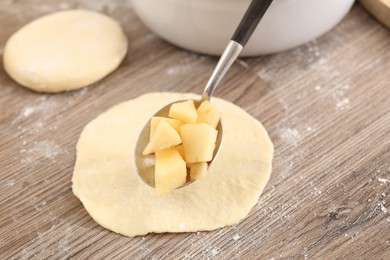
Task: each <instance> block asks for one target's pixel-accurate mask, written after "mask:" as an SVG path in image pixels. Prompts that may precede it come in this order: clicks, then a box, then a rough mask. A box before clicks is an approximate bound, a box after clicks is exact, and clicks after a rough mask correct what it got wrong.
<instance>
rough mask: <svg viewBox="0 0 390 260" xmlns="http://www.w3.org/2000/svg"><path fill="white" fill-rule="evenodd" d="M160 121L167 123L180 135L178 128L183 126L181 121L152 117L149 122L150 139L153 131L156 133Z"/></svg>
mask: <svg viewBox="0 0 390 260" xmlns="http://www.w3.org/2000/svg"><path fill="white" fill-rule="evenodd" d="M161 120H163V121H165V122H167V123H168V124H169V125H170V126H172V127H173V128H174V129H175V130H176V131H177V132H178V133H180V126H181V125H182V124H183V123H182V122H181V121H179V120H177V119H172V118H166V117H159V116H154V117H152V119H151V120H150V138H152V135H153V134H154V131H156V128H157V125H158V123H160V121H161Z"/></svg>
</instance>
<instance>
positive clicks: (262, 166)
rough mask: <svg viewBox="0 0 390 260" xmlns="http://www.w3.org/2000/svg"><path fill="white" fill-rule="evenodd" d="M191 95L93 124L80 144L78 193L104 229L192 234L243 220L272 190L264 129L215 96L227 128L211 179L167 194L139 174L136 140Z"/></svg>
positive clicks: (125, 106)
mask: <svg viewBox="0 0 390 260" xmlns="http://www.w3.org/2000/svg"><path fill="white" fill-rule="evenodd" d="M189 98H198V96H195V95H193V94H179V93H150V94H146V95H143V96H140V97H138V98H136V99H133V100H130V101H128V102H125V103H122V104H119V105H117V106H115V107H113V108H111V109H110V110H108V111H107V112H105V113H103V114H102V115H100V116H99V117H98V118H96V119H95V120H93V121H92V122H90V123H89V124H88V125H87V126H86V127H85V129H84V131H83V132H82V134H81V136H80V139H79V141H78V143H77V159H76V165H75V169H74V172H73V179H72V182H73V187H72V188H73V193H74V194H75V195H76V196H77V197H78V198H79V199H80V200H81V202H82V203H83V205H84V207H85V208H86V210H87V211H88V213H89V214H90V215H91V216H92V217H93V218H94V219H95V220H96V221H97V222H98V223H99V224H100V225H102V226H103V227H105V228H108V229H110V230H112V231H115V232H117V233H120V234H123V235H126V236H137V235H144V234H147V233H151V232H154V233H160V232H194V231H201V230H213V229H217V228H221V227H224V226H227V225H232V224H235V223H237V222H239V221H240V220H241V219H243V218H245V217H246V216H247V215H248V213H249V212H250V210H251V208H252V207H253V206H254V205H255V204H256V203H257V200H258V198H259V196H260V194H261V193H262V191H263V189H264V186H265V185H266V183H267V181H268V179H269V177H270V173H271V163H272V156H273V145H272V143H271V140H270V138H269V137H268V134H267V132H266V130H265V129H264V127H263V126H262V125H261V124H260V122H258V121H257V120H256V119H254V118H253V117H251V116H250V115H248V114H247V113H246V112H245V111H244V110H242V109H241V108H239V107H238V106H236V105H234V104H232V103H229V102H227V101H224V100H222V99H218V98H213V100H212V102H213V104H214V105H215V106H216V108H217V109H218V111H220V112H221V116H222V120H223V126H224V140H223V144H222V145H223V146H222V147H221V151H220V153H219V156H218V158H217V159H216V160H215V161H214V162H213V164H212V166H211V168H210V170H209V171H208V172H207V176H206V177H205V178H203V179H201V180H198V181H196V182H194V183H192V184H190V185H188V186H185V187H184V188H181V189H177V190H175V191H173V192H171V193H168V194H166V195H164V196H157V195H156V194H155V191H154V189H153V188H151V187H149V186H148V185H146V184H145V183H143V181H142V180H141V179H140V177H139V176H138V175H137V173H136V172H135V170H134V165H133V160H132V156H133V151H134V147H135V144H136V139H137V136H138V134H139V132H140V131H141V129H142V127H143V126H144V125H145V123H146V122H147V120H148V119H149V118H150V117H151V116H152V115H153V114H154V113H155V112H156V111H157V110H159V109H160V108H161V107H163V106H164V105H166V104H168V103H171V102H173V101H177V100H183V99H189Z"/></svg>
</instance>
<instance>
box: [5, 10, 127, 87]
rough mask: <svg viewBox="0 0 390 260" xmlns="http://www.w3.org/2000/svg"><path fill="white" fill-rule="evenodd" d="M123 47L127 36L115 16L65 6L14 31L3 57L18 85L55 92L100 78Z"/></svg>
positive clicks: (113, 64) (118, 58) (122, 52)
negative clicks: (60, 10) (67, 8)
mask: <svg viewBox="0 0 390 260" xmlns="http://www.w3.org/2000/svg"><path fill="white" fill-rule="evenodd" d="M126 52H127V39H126V36H125V34H124V33H123V31H122V29H121V27H120V25H119V24H118V23H117V22H116V21H114V20H113V19H111V18H109V17H107V16H105V15H102V14H100V13H96V12H92V11H85V10H70V11H63V12H58V13H54V14H50V15H46V16H43V17H41V18H39V19H36V20H34V21H32V22H31V23H29V24H27V25H25V26H24V27H23V28H21V29H20V30H19V31H17V32H16V33H15V34H13V35H12V36H11V37H10V38H9V40H8V42H7V43H6V46H5V48H4V55H3V59H4V60H3V62H4V68H5V70H6V71H7V73H8V74H9V75H10V76H11V77H12V78H13V79H14V80H15V81H17V82H18V83H20V84H21V85H23V86H25V87H28V88H30V89H33V90H36V91H40V92H59V91H64V90H72V89H77V88H81V87H84V86H86V85H89V84H91V83H94V82H96V81H98V80H100V79H102V78H103V77H105V76H106V75H108V74H109V73H110V72H112V71H113V70H114V69H116V68H117V67H118V65H119V64H120V63H121V61H122V60H123V58H124V57H125V55H126Z"/></svg>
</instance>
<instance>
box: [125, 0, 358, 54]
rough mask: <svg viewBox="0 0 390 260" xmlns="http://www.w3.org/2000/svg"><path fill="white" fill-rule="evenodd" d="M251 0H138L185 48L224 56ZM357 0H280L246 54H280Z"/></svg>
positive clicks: (151, 23)
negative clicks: (229, 41) (225, 48)
mask: <svg viewBox="0 0 390 260" xmlns="http://www.w3.org/2000/svg"><path fill="white" fill-rule="evenodd" d="M249 2H250V0H133V7H134V10H135V12H136V13H137V15H138V16H139V17H140V19H141V20H142V21H143V22H144V23H145V24H146V25H147V26H148V27H149V28H150V29H151V30H152V31H154V32H155V33H156V34H157V35H159V36H160V37H162V38H164V39H165V40H167V41H169V42H171V43H173V44H176V45H178V46H180V47H182V48H185V49H189V50H192V51H195V52H200V53H205V54H213V55H220V54H221V53H222V51H223V49H224V47H225V46H226V44H227V42H228V40H229V39H230V37H231V36H232V34H233V32H234V30H235V28H236V27H237V25H238V23H239V21H240V19H241V17H242V16H243V14H244V13H245V10H246V8H247V7H248V6H249ZM353 2H354V0H274V2H273V3H272V4H271V6H270V8H269V10H268V11H267V13H266V14H265V16H264V18H263V20H262V21H261V22H260V25H259V26H258V28H257V29H256V31H255V32H254V34H253V36H252V38H251V39H250V41H249V42H248V44H247V46H246V47H245V49H244V50H243V53H242V54H243V56H255V55H261V54H269V53H275V52H279V51H283V50H286V49H290V48H294V47H296V46H298V45H301V44H303V43H305V42H308V41H310V40H313V39H314V38H317V37H319V36H320V35H322V34H324V33H325V32H327V31H328V30H330V29H331V28H333V27H334V26H335V25H336V24H337V23H338V22H339V21H340V20H341V19H342V18H343V17H344V16H345V15H346V14H347V12H348V11H349V10H350V8H351V6H352V4H353Z"/></svg>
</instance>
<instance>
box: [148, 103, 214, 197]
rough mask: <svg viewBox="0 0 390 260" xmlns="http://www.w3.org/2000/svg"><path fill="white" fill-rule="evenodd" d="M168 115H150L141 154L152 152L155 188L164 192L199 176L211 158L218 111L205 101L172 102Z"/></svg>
mask: <svg viewBox="0 0 390 260" xmlns="http://www.w3.org/2000/svg"><path fill="white" fill-rule="evenodd" d="M169 117H170V118H166V117H152V119H151V122H150V140H149V143H148V144H147V146H146V147H145V149H144V151H143V152H142V154H143V155H149V154H153V153H154V154H155V171H154V172H155V188H156V193H157V194H158V195H161V194H165V193H168V192H170V191H172V190H174V189H176V188H178V187H180V186H183V185H184V184H185V183H186V181H187V168H188V169H189V178H188V179H190V180H195V179H199V178H202V177H203V176H204V175H205V174H206V171H207V162H209V161H211V160H212V158H213V153H214V149H215V142H216V139H217V134H218V131H217V130H216V127H217V125H218V122H219V120H220V114H219V112H218V111H217V110H216V109H215V107H214V106H213V105H212V104H211V103H210V102H209V101H207V100H206V101H203V102H202V103H201V104H200V106H199V107H198V109H196V108H195V105H194V101H192V100H187V101H184V102H179V103H174V104H172V105H171V107H170V109H169Z"/></svg>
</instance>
